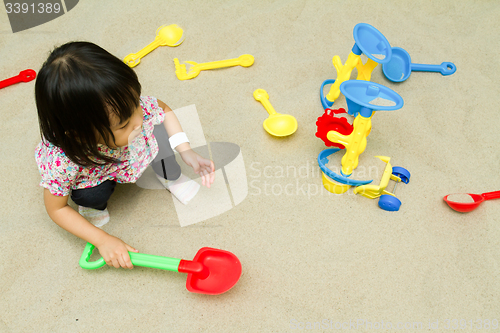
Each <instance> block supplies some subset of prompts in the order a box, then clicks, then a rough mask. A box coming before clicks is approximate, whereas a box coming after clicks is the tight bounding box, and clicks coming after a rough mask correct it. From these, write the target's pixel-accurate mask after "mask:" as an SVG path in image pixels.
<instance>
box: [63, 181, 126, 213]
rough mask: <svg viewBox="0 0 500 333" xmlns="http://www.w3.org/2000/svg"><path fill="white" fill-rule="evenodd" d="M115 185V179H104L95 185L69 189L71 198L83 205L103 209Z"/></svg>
mask: <svg viewBox="0 0 500 333" xmlns="http://www.w3.org/2000/svg"><path fill="white" fill-rule="evenodd" d="M115 186H116V182H115V181H112V180H106V181H105V182H103V183H101V184H99V185H97V186H95V187H90V188H84V189H78V190H73V191H71V200H73V202H74V203H76V204H78V205H80V206H83V207H89V208H93V209H98V210H104V209H106V206H107V205H108V200H109V198H110V197H111V194H113V192H114V190H115Z"/></svg>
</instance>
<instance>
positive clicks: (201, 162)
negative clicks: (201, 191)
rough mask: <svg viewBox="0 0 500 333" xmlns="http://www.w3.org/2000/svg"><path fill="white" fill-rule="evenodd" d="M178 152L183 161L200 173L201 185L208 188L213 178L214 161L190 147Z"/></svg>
mask: <svg viewBox="0 0 500 333" xmlns="http://www.w3.org/2000/svg"><path fill="white" fill-rule="evenodd" d="M179 154H180V155H181V158H182V160H183V161H184V163H186V164H187V165H189V166H190V167H192V168H193V170H194V172H195V173H197V174H198V175H200V177H201V183H202V185H203V186H206V187H208V188H210V185H212V183H213V182H214V179H215V166H214V162H213V161H210V160H209V159H206V158H203V157H201V156H200V155H198V154H197V153H195V152H194V151H193V150H191V149H188V150H184V151H182V152H179Z"/></svg>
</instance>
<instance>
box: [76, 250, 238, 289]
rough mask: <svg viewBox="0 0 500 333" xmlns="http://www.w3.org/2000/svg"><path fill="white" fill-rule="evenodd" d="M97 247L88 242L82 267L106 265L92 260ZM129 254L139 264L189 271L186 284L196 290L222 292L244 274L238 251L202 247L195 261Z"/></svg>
mask: <svg viewBox="0 0 500 333" xmlns="http://www.w3.org/2000/svg"><path fill="white" fill-rule="evenodd" d="M93 250H94V245H92V244H90V243H87V245H86V246H85V249H84V250H83V253H82V256H81V258H80V262H79V263H80V266H81V267H82V268H85V269H96V268H99V267H102V266H104V265H106V262H105V261H104V259H103V258H100V259H99V260H96V261H93V262H89V259H90V255H91V254H92V251H93ZM129 255H130V260H131V261H132V264H134V265H136V266H143V267H151V268H159V269H165V270H167V271H173V272H180V273H187V281H186V288H187V290H189V291H190V292H193V293H200V294H208V295H218V294H222V293H224V292H226V291H228V290H229V289H231V288H232V287H233V286H234V285H235V284H236V282H238V280H239V278H240V276H241V263H240V261H239V260H238V258H237V257H236V256H235V255H234V254H232V253H231V252H229V251H224V250H218V249H213V248H210V247H203V248H201V249H200V250H198V252H197V253H196V256H195V257H194V259H193V260H192V261H191V260H184V259H176V258H169V257H162V256H155V255H151V254H144V253H135V252H129Z"/></svg>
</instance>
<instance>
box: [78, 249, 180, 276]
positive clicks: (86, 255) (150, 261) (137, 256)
mask: <svg viewBox="0 0 500 333" xmlns="http://www.w3.org/2000/svg"><path fill="white" fill-rule="evenodd" d="M94 248H95V246H94V245H92V244H90V243H87V245H85V249H84V250H83V253H82V256H81V257H80V261H79V264H80V266H81V267H82V268H84V269H97V268H100V267H102V266H104V265H106V262H105V261H104V258H100V259H99V260H96V261H89V260H90V255H91V254H92V251H93V250H94ZM128 254H129V255H130V261H132V264H133V265H135V266H142V267H150V268H159V269H164V270H167V271H172V272H178V271H179V264H180V262H181V259H177V258H169V257H162V256H155V255H152V254H144V253H135V252H129V253H128Z"/></svg>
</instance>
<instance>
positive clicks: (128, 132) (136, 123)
mask: <svg viewBox="0 0 500 333" xmlns="http://www.w3.org/2000/svg"><path fill="white" fill-rule="evenodd" d="M142 119H143V114H142V107H141V106H140V105H139V106H138V107H137V108H136V109H135V111H134V113H133V114H132V116H131V117H130V118H129V119H127V120H125V121H123V122H121V123H120V119H119V118H118V117H116V116H115V115H114V114H113V115H112V116H111V118H110V123H111V131H112V132H113V135H114V136H115V145H116V146H109V147H110V148H117V147H124V146H127V145H128V144H129V143H130V142H132V141H133V140H134V139H135V138H136V137H137V136H138V135H139V134H140V133H141V132H142ZM112 141H113V139H112V138H109V139H108V142H109V143H110V144H111V145H113V142H112ZM99 143H101V144H104V145H105V144H106V143H105V141H104V139H103V138H102V137H99Z"/></svg>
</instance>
